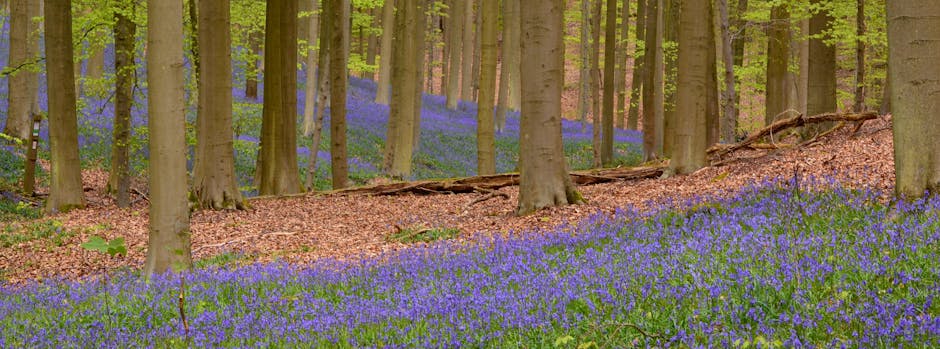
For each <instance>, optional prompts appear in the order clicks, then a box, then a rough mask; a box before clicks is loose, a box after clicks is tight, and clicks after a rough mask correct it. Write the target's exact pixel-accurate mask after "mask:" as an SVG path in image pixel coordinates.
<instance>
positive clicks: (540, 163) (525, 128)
mask: <svg viewBox="0 0 940 349" xmlns="http://www.w3.org/2000/svg"><path fill="white" fill-rule="evenodd" d="M520 2H524V3H525V9H526V10H525V11H522V17H521V19H522V28H524V29H522V31H523V38H522V55H523V56H524V57H526V59H527V64H525V65H524V66H522V79H521V80H522V88H523V91H522V96H523V97H522V98H523V104H522V120H521V125H520V136H519V203H518V207H517V209H516V212H517V213H518V214H520V215H524V214H528V213H531V212H534V211H536V210H538V209H541V208H544V207H550V206H558V205H566V204H573V203H579V202H582V201H583V199H582V198H581V194H580V193H578V191H577V189H576V188H575V187H574V185H573V184H572V183H571V178H570V177H569V176H568V169H567V166H566V164H565V156H564V150H563V148H562V140H561V92H562V89H563V88H564V78H565V77H564V67H565V64H564V63H565V62H564V52H565V49H564V40H563V36H564V12H565V6H564V1H562V0H522V1H520Z"/></svg>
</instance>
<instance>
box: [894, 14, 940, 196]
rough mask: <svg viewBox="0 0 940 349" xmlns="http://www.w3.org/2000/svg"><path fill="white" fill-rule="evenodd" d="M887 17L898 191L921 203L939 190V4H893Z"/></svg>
mask: <svg viewBox="0 0 940 349" xmlns="http://www.w3.org/2000/svg"><path fill="white" fill-rule="evenodd" d="M887 17H888V54H889V57H888V66H889V68H888V70H889V71H890V73H889V74H888V77H889V79H890V82H889V85H890V87H891V92H890V95H891V112H892V113H893V115H894V118H893V122H892V127H893V129H894V163H895V172H896V179H895V191H896V192H897V194H898V195H900V196H904V197H907V198H919V197H922V196H924V194H926V193H937V192H938V190H940V132H938V129H937V124H938V122H940V99H937V95H938V94H940V66H938V65H937V56H938V54H940V41H938V40H937V38H938V37H940V2H937V1H933V0H891V1H888V3H887Z"/></svg>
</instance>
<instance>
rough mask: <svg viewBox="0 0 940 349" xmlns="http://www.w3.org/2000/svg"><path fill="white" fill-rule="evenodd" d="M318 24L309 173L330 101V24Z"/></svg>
mask: <svg viewBox="0 0 940 349" xmlns="http://www.w3.org/2000/svg"><path fill="white" fill-rule="evenodd" d="M390 2H391V0H390ZM325 4H326V2H324V6H325ZM322 11H323V13H325V12H326V11H325V8H324V9H322ZM318 24H319V28H320V29H319V30H318V31H319V33H318V34H319V35H318V36H319V38H318V41H319V42H320V45H319V46H320V47H319V50H320V52H317V56H318V58H317V108H316V119H315V120H314V123H313V133H312V136H311V137H312V138H311V144H313V148H312V149H310V160H309V161H311V162H312V163H313V164H314V165H313V166H314V168H313V170H312V171H311V172H314V173H315V172H316V167H315V166H316V162H317V161H318V157H319V155H318V154H319V153H318V151H319V146H320V138H321V137H322V135H323V115H324V114H325V113H326V108H327V107H329V104H330V99H331V97H330V74H329V71H330V39H331V36H330V29H331V27H330V25H331V23H330V20H329V19H327V18H326V17H323V18H322V19H320V20H319V23H318ZM386 52H388V51H386ZM388 53H389V54H391V52H388ZM385 80H386V81H388V79H385ZM308 166H309V164H308ZM311 186H312V183H311Z"/></svg>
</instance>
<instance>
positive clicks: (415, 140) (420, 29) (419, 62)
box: [411, 0, 433, 152]
mask: <svg viewBox="0 0 940 349" xmlns="http://www.w3.org/2000/svg"><path fill="white" fill-rule="evenodd" d="M432 3H433V1H432V0H419V4H418V5H419V6H421V11H419V12H418V14H417V15H418V23H417V24H416V25H417V27H416V28H415V31H414V33H415V34H414V38H415V40H416V41H415V46H416V47H417V48H416V49H415V55H414V56H412V58H411V61H412V62H414V65H415V67H417V68H415V69H416V71H417V78H415V92H414V98H415V110H416V112H415V113H414V117H415V118H414V120H415V121H414V124H413V125H412V128H413V130H414V131H413V132H412V134H411V137H412V138H411V143H412V149H413V151H415V152H416V151H418V146H419V145H420V143H421V142H420V140H421V104H422V103H423V99H422V98H421V97H422V96H423V95H424V85H423V84H421V81H423V79H424V69H422V68H423V67H424V50H425V43H426V42H427V39H428V37H427V30H425V27H427V25H428V17H427V9H428V8H429V7H430V6H431V4H432Z"/></svg>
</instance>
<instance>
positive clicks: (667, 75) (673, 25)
mask: <svg viewBox="0 0 940 349" xmlns="http://www.w3.org/2000/svg"><path fill="white" fill-rule="evenodd" d="M679 2H680V1H679V0H665V1H664V5H665V6H666V7H665V8H664V9H663V10H662V11H663V19H664V20H665V21H664V23H663V30H664V32H663V41H664V43H663V50H664V52H665V47H666V45H669V46H673V45H675V46H676V47H677V46H678V42H679V29H678V28H679ZM677 56H678V54H677V52H675V51H673V52H670V54H664V55H663V68H664V69H665V70H664V71H663V74H664V75H663V76H664V81H665V82H666V83H665V84H664V86H663V100H664V101H665V103H664V104H663V156H665V157H667V158H668V157H672V148H673V143H674V140H675V134H676V98H677V97H678V96H677V95H676V85H677V83H676V80H677V79H676V76H677V75H676V74H677V70H678V65H677V63H678V60H677ZM657 86H658V85H657Z"/></svg>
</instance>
